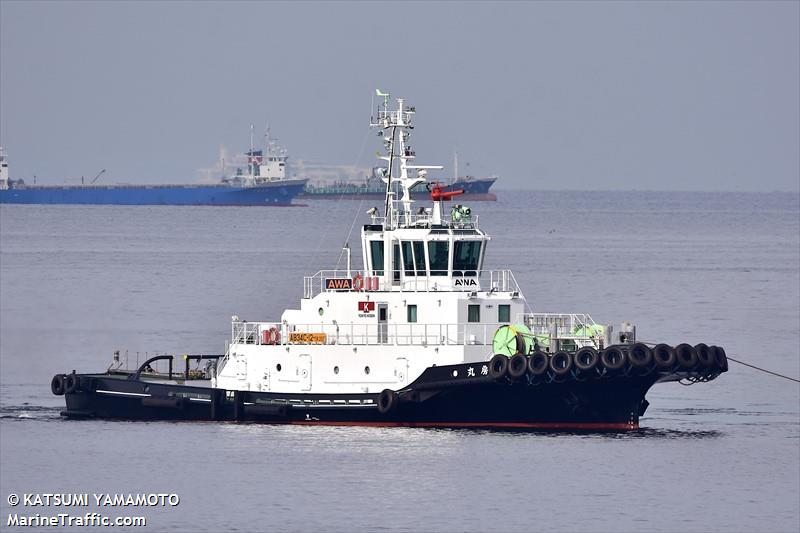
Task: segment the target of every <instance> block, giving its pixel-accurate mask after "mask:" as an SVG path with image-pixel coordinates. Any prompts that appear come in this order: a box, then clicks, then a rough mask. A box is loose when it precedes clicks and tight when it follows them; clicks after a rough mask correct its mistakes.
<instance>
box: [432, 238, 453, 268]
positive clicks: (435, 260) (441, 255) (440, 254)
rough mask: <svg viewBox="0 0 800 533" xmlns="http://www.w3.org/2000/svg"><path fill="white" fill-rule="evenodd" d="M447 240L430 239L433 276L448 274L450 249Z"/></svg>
mask: <svg viewBox="0 0 800 533" xmlns="http://www.w3.org/2000/svg"><path fill="white" fill-rule="evenodd" d="M449 244H450V243H448V242H447V241H428V260H429V261H430V263H431V276H446V275H447V267H448V264H447V263H448V261H449V259H450V257H449V251H450V246H449Z"/></svg>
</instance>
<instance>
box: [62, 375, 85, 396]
mask: <svg viewBox="0 0 800 533" xmlns="http://www.w3.org/2000/svg"><path fill="white" fill-rule="evenodd" d="M80 385H81V381H80V378H79V377H78V376H76V375H75V374H67V376H66V377H65V378H64V394H72V393H74V392H75V391H77V390H78V388H79V387H80Z"/></svg>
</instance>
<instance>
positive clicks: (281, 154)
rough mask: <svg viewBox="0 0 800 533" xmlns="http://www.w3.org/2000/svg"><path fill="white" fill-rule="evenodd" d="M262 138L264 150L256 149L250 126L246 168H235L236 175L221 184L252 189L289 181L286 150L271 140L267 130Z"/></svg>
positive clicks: (251, 126)
mask: <svg viewBox="0 0 800 533" xmlns="http://www.w3.org/2000/svg"><path fill="white" fill-rule="evenodd" d="M264 137H265V141H264V148H263V149H261V148H259V149H256V147H255V145H254V144H253V125H252V124H251V125H250V150H249V151H248V152H247V153H245V155H246V156H247V168H246V170H243V169H242V168H237V169H236V173H235V174H234V175H233V176H230V177H224V178H223V179H222V181H223V182H226V183H231V184H233V185H236V186H240V187H252V186H256V185H264V184H266V183H271V182H275V181H285V180H287V179H291V178H287V177H286V166H287V163H288V161H289V154H288V152H287V151H286V148H285V147H284V146H282V145H281V144H279V143H278V140H277V139H273V138H272V135H271V132H270V129H269V128H267V133H266V134H265V135H264ZM223 172H224V163H223Z"/></svg>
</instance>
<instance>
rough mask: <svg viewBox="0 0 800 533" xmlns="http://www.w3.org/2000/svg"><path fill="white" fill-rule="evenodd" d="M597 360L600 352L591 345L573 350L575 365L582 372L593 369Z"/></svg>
mask: <svg viewBox="0 0 800 533" xmlns="http://www.w3.org/2000/svg"><path fill="white" fill-rule="evenodd" d="M599 360H600V354H598V353H597V350H595V349H594V348H592V347H591V346H584V347H583V348H581V349H580V350H578V351H577V352H575V367H576V368H577V369H578V370H580V371H582V372H587V371H589V370H592V369H594V367H596V366H597V361H599Z"/></svg>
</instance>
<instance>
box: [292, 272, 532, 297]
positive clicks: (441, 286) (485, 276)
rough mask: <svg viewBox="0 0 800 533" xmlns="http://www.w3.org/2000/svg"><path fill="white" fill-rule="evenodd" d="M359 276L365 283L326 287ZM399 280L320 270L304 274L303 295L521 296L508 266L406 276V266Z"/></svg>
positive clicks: (400, 273)
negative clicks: (476, 293)
mask: <svg viewBox="0 0 800 533" xmlns="http://www.w3.org/2000/svg"><path fill="white" fill-rule="evenodd" d="M451 274H452V275H451ZM356 276H360V278H361V280H362V283H363V286H362V288H361V290H360V291H359V290H357V288H355V287H352V285H351V286H350V287H347V286H341V285H335V286H333V287H331V288H328V287H326V280H328V279H337V280H344V279H345V278H347V279H350V280H351V281H352V280H353V279H354V278H355V277H356ZM368 277H369V278H371V279H374V280H375V282H376V283H377V289H375V288H374V287H372V286H371V284H370V283H368V281H367V278H368ZM398 278H399V279H397V280H393V281H392V282H391V283H386V280H385V278H384V277H383V276H372V275H371V273H369V272H365V271H363V270H352V269H351V270H345V269H331V270H318V271H317V272H315V273H314V274H313V275H311V276H304V277H303V298H306V299H308V298H313V297H314V296H316V295H318V294H320V293H322V292H343V291H344V292H442V291H445V292H469V291H474V290H496V291H500V292H516V293H518V295H519V296H520V297H522V290H521V289H520V286H519V284H518V283H517V279H516V278H515V277H514V273H513V272H512V271H511V270H508V269H499V270H455V271H430V272H428V275H422V276H416V275H406V269H405V267H401V269H400V270H399V271H398ZM465 278H466V279H468V280H474V281H475V284H474V285H467V284H465V285H456V281H457V280H458V281H461V280H463V279H465Z"/></svg>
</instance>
